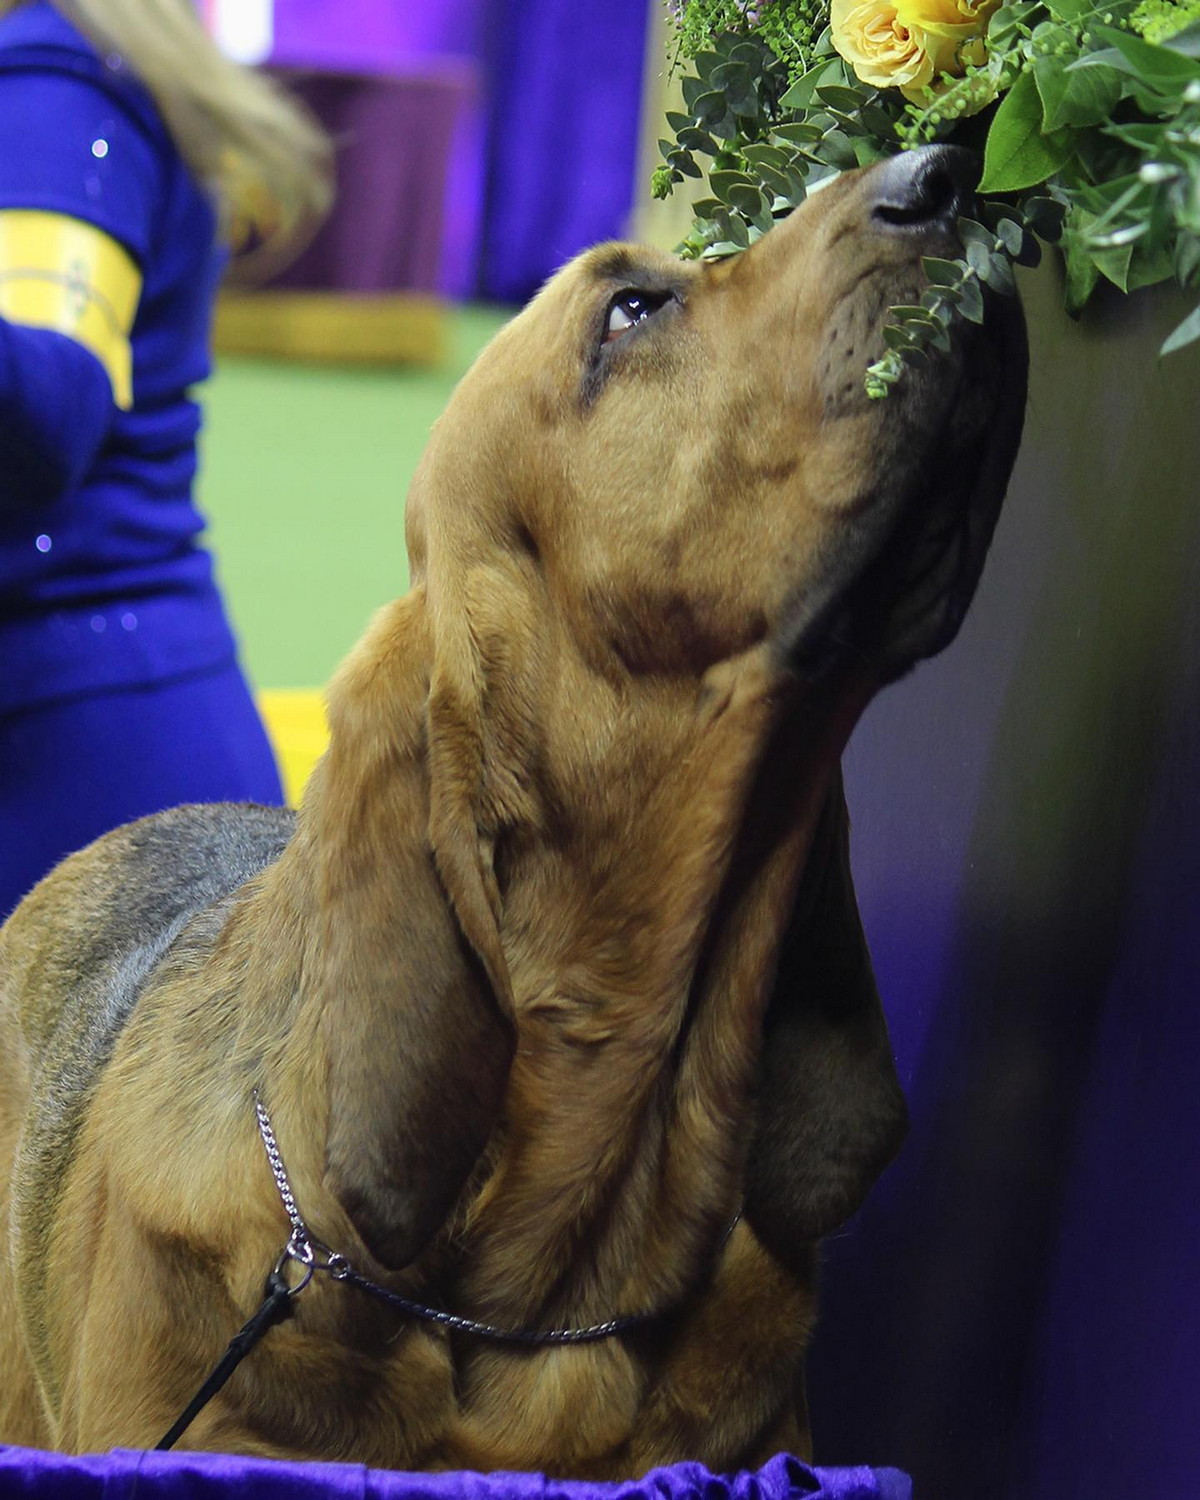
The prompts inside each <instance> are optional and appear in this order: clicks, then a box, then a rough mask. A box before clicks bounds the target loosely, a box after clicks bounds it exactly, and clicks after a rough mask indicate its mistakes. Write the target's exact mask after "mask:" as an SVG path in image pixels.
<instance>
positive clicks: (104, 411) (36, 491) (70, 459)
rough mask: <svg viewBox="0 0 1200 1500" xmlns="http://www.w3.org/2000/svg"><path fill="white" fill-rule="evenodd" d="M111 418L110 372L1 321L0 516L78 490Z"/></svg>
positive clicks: (70, 347) (85, 354)
mask: <svg viewBox="0 0 1200 1500" xmlns="http://www.w3.org/2000/svg"><path fill="white" fill-rule="evenodd" d="M115 412H116V407H115V406H114V405H113V396H112V386H111V385H110V384H109V379H108V372H107V371H106V370H105V368H104V366H103V365H102V364H101V363H100V361H99V360H98V359H97V358H96V356H95V355H94V354H93V353H92V352H91V351H90V350H89V349H85V348H84V347H83V345H82V344H77V343H76V342H75V340H74V339H69V338H68V337H67V336H66V334H64V333H54V332H53V331H51V330H50V329H45V328H21V327H19V326H17V325H16V324H13V323H8V322H6V321H5V320H4V319H3V318H0V512H4V511H13V510H17V509H19V508H21V507H25V506H36V505H47V504H49V503H50V501H52V500H55V499H57V498H58V496H59V495H65V494H68V493H69V492H70V491H71V490H73V489H76V488H78V486H79V485H80V484H81V483H82V481H83V479H84V476H85V475H86V474H87V472H88V469H89V468H90V467H91V465H92V462H93V460H94V459H95V457H96V454H97V453H98V452H99V451H100V447H101V445H102V444H103V442H104V439H105V437H106V436H107V435H108V429H109V427H110V425H111V423H112V419H113V415H114V413H115Z"/></svg>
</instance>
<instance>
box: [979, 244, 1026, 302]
mask: <svg viewBox="0 0 1200 1500" xmlns="http://www.w3.org/2000/svg"><path fill="white" fill-rule="evenodd" d="M979 276H980V280H982V281H986V282H987V284H988V286H990V287H993V288H994V289H995V290H996V291H998V292H1003V293H1004V294H1005V295H1006V296H1011V295H1012V294H1013V293H1014V292H1015V291H1016V289H1017V283H1016V280H1015V279H1014V277H1013V269H1012V265H1011V263H1010V261H1009V259H1008V256H1007V255H1004V254H1001V253H997V254H995V255H990V256H988V262H987V265H986V266H985V267H984V268H983V269H982V270H981V271H980V273H979Z"/></svg>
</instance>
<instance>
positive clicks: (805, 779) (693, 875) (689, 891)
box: [288, 602, 861, 1326]
mask: <svg viewBox="0 0 1200 1500" xmlns="http://www.w3.org/2000/svg"><path fill="white" fill-rule="evenodd" d="M386 628H391V629H392V630H394V631H395V632H397V635H398V637H399V636H400V635H401V634H403V633H404V632H408V634H409V636H411V635H412V633H413V632H418V633H419V631H420V629H421V625H420V623H419V621H418V620H417V618H416V617H415V615H414V614H413V612H412V611H411V610H406V608H405V606H404V605H403V602H402V604H401V605H399V606H396V609H395V610H394V611H393V612H392V616H391V623H390V626H387V625H381V626H378V627H377V631H378V630H379V629H386ZM409 646H410V647H411V641H410V642H409ZM400 660H401V661H403V662H406V663H407V666H406V668H405V670H403V671H396V672H393V673H392V674H391V675H390V677H389V679H388V681H387V682H386V683H383V682H380V681H378V680H373V679H368V678H366V677H365V676H362V675H356V674H355V672H354V671H351V672H350V673H348V674H347V675H346V676H345V677H344V679H343V681H342V683H341V684H340V688H339V690H338V694H337V695H336V696H335V704H334V712H333V714H332V715H331V720H332V726H333V740H332V745H331V749H330V752H329V754H328V756H327V757H326V760H325V762H324V764H323V765H322V767H321V768H320V769H319V771H318V773H317V776H316V779H315V781H314V783H313V784H312V786H311V789H310V792H309V795H308V798H307V800H306V805H305V810H304V813H303V815H302V827H301V833H300V835H299V836H298V838H297V841H296V844H295V846H294V848H293V850H291V851H289V856H288V859H290V860H291V861H292V862H293V863H294V864H296V865H297V866H298V867H300V868H303V869H304V870H305V872H306V873H305V874H304V877H303V878H304V880H305V881H306V882H307V884H308V886H309V890H310V898H311V899H314V900H315V901H316V902H317V904H318V906H319V908H320V917H319V919H318V920H317V921H315V922H314V923H313V928H312V936H313V938H314V939H316V938H317V937H318V935H319V947H320V950H321V951H320V953H319V955H318V953H317V951H316V948H317V946H318V945H317V944H315V943H314V948H313V955H312V958H311V960H310V962H309V964H308V965H307V968H308V970H309V972H310V974H311V975H313V976H314V977H315V976H319V982H318V983H317V985H315V986H314V987H313V993H312V1003H313V1004H315V1005H317V1006H319V1008H320V1012H321V1017H320V1022H319V1024H318V1027H317V1030H318V1031H319V1034H320V1038H321V1045H322V1047H323V1050H324V1055H325V1060H326V1065H327V1069H328V1086H329V1128H328V1156H327V1164H326V1170H327V1181H328V1182H329V1183H330V1184H331V1185H332V1186H333V1188H334V1190H335V1192H336V1193H337V1195H338V1197H339V1198H340V1200H341V1201H342V1204H343V1206H344V1207H345V1209H346V1210H347V1212H348V1213H349V1215H350V1217H351V1219H352V1220H353V1221H354V1223H355V1224H356V1226H357V1227H358V1228H359V1230H360V1232H361V1233H362V1234H363V1237H364V1239H365V1241H366V1243H367V1245H368V1246H369V1247H370V1248H371V1249H372V1250H373V1251H374V1252H375V1253H376V1255H377V1256H378V1257H379V1258H380V1259H382V1260H383V1261H384V1263H385V1264H388V1263H390V1264H397V1263H403V1262H404V1261H405V1260H407V1259H408V1258H410V1256H411V1255H412V1254H414V1253H417V1251H419V1249H420V1245H419V1244H417V1243H416V1242H415V1241H414V1231H413V1229H412V1213H413V1210H412V1206H411V1201H410V1200H411V1196H412V1182H411V1179H412V1178H413V1177H414V1175H415V1176H417V1177H419V1176H420V1174H421V1173H423V1172H427V1173H432V1174H440V1175H441V1176H442V1177H444V1178H445V1179H446V1180H448V1181H450V1180H453V1181H454V1182H455V1183H456V1184H457V1185H459V1186H461V1185H462V1184H464V1183H466V1182H467V1181H468V1179H470V1180H471V1182H472V1187H471V1188H470V1190H469V1192H467V1193H465V1194H460V1195H459V1198H458V1201H457V1202H449V1201H445V1202H444V1201H442V1200H440V1199H438V1198H437V1195H436V1194H435V1195H434V1200H435V1201H434V1205H433V1207H432V1208H426V1209H422V1210H420V1211H418V1212H417V1219H418V1221H419V1223H418V1228H417V1231H416V1240H420V1239H421V1238H422V1236H424V1237H425V1238H429V1239H431V1238H433V1237H434V1235H435V1231H436V1229H437V1228H438V1226H440V1225H444V1224H445V1223H447V1222H448V1221H453V1222H454V1223H455V1235H456V1238H457V1239H458V1240H459V1241H460V1242H461V1243H464V1244H465V1245H466V1246H467V1247H468V1254H467V1257H466V1261H465V1263H464V1271H463V1278H464V1279H463V1282H462V1285H461V1287H460V1292H461V1295H462V1296H463V1298H464V1305H463V1307H462V1309H461V1310H463V1311H467V1310H469V1311H471V1312H472V1313H473V1314H474V1315H477V1316H482V1317H486V1318H489V1319H491V1320H492V1321H498V1322H506V1323H508V1324H510V1325H522V1326H529V1325H539V1324H540V1325H542V1326H546V1325H548V1324H550V1323H555V1322H563V1321H569V1322H579V1321H583V1322H589V1321H593V1320H598V1319H601V1318H605V1317H609V1316H613V1315H616V1314H618V1313H627V1312H634V1311H639V1310H642V1309H644V1308H648V1307H664V1306H666V1305H668V1304H670V1303H672V1302H673V1301H675V1300H677V1299H678V1298H679V1297H680V1296H681V1295H682V1294H683V1293H684V1292H685V1291H686V1289H687V1287H688V1285H689V1284H690V1283H691V1282H692V1281H693V1280H694V1278H695V1277H697V1276H698V1275H699V1274H700V1273H701V1271H702V1268H703V1265H704V1263H705V1260H706V1257H708V1256H709V1255H710V1254H711V1252H712V1249H713V1247H714V1246H715V1244H716V1242H717V1240H718V1239H719V1236H720V1234H721V1231H722V1229H723V1227H724V1226H725V1225H726V1224H727V1223H728V1221H729V1219H730V1217H731V1216H732V1214H733V1213H734V1212H735V1211H736V1209H737V1206H738V1203H739V1200H740V1192H741V1169H742V1163H743V1160H744V1154H745V1150H746V1145H747V1139H748V1130H749V1120H748V1111H749V1107H750V1105H749V1100H750V1094H751V1090H752V1086H753V1081H754V1075H755V1068H756V1065H757V1060H758V1050H759V1043H760V1039H761V1025H762V1016H763V1011H764V1008H765V1005H766V1001H767V998H768V995H769V990H770V985H771V981H772V978H773V974H774V968H775V962H776V958H777V954H778V949H779V945H780V941H781V936H782V934H783V931H784V928H785V926H786V923H787V920H788V916H789V912H790V910H791V905H792V901H793V898H794V894H795V890H796V885H797V881H798V879H799V877H800V873H801V871H802V869H803V865H804V860H805V855H806V852H807V849H808V845H809V842H810V839H811V835H812V831H813V827H814V825H815V822H816V819H817V817H818V816H819V813H820V809H821V806H822V803H823V800H824V797H825V794H826V789H827V786H828V782H829V777H830V775H831V773H832V772H833V770H834V768H835V767H836V764H837V759H838V756H839V755H840V751H841V748H842V744H843V743H844V739H845V736H846V734H847V733H848V731H849V727H850V725H851V723H852V722H853V719H854V717H856V714H857V711H858V709H859V708H860V707H861V703H860V702H858V701H856V698H855V695H854V694H852V693H848V692H847V691H846V690H845V689H842V690H839V691H833V690H831V689H830V688H828V687H826V688H825V689H823V690H822V692H821V693H819V694H813V695H809V696H808V697H806V696H805V695H804V694H803V693H802V692H801V691H799V690H798V688H797V686H796V685H795V684H794V683H792V684H789V683H786V682H785V681H784V680H783V679H782V678H780V677H779V676H778V675H777V674H774V673H772V672H771V670H770V667H769V661H768V657H767V654H766V652H765V650H764V651H761V652H757V653H750V654H749V655H747V656H746V657H744V658H741V659H739V660H737V661H733V662H729V663H724V664H722V665H720V666H718V667H716V668H714V669H712V670H711V671H710V672H709V673H708V674H707V676H706V678H705V680H704V682H703V683H702V684H700V685H697V684H685V683H676V684H659V685H657V686H656V687H655V688H654V689H653V690H649V689H648V691H647V694H646V702H644V703H643V704H641V705H640V706H639V713H640V714H641V715H642V716H643V717H644V716H645V715H646V714H649V715H650V716H651V719H652V720H653V721H655V722H652V723H651V726H650V733H649V734H648V735H646V734H645V726H644V724H643V732H642V737H641V739H640V740H639V743H638V745H637V746H635V747H631V746H630V745H628V744H627V743H625V742H624V741H623V739H622V735H621V732H620V723H621V714H622V707H621V704H620V702H619V701H617V696H616V695H615V693H614V690H613V689H611V688H609V687H606V685H605V684H604V683H603V682H602V681H600V680H593V681H592V682H591V684H590V686H586V685H585V684H584V683H583V682H582V681H581V682H579V683H576V684H574V685H572V687H571V691H572V692H573V693H575V694H577V695H578V694H584V693H591V694H592V700H593V701H591V702H577V705H576V709H577V711H576V714H575V715H574V719H573V722H575V723H576V724H577V725H578V724H585V725H586V724H591V725H595V726H605V725H606V726H608V728H607V732H605V733H597V734H595V736H594V745H593V748H592V750H591V751H589V752H587V753H585V751H584V749H583V748H580V747H584V746H586V745H587V742H588V732H587V730H586V729H585V730H584V731H583V732H581V733H580V735H579V742H578V746H569V745H554V746H550V747H548V758H549V759H550V760H551V761H553V762H554V763H555V764H556V765H557V766H559V767H561V768H562V769H560V770H559V771H558V772H557V774H556V775H554V776H550V775H548V774H547V773H544V772H543V773H542V774H541V777H540V779H538V778H535V784H534V786H533V791H534V793H535V797H534V801H533V802H531V803H530V804H529V805H530V806H531V807H532V808H534V816H533V822H532V823H531V824H529V825H527V826H512V827H509V828H506V829H503V830H500V832H499V836H498V837H495V865H496V878H497V882H498V891H499V900H500V943H501V948H502V951H503V957H504V962H505V965H506V968H507V976H508V985H509V994H510V998H511V1004H512V1007H513V1016H512V1017H511V1018H509V1019H508V1020H506V1019H505V1018H504V1017H503V1016H502V1015H501V1014H500V1011H499V1009H498V1008H497V1005H496V1001H495V998H494V997H493V996H492V995H491V994H488V993H486V991H487V985H486V982H485V979H484V977H483V969H482V966H481V965H480V963H479V961H478V960H477V958H476V956H475V955H474V954H473V953H472V951H471V949H470V946H469V945H468V944H467V943H466V942H464V940H463V935H462V932H461V931H460V928H459V925H458V923H457V922H456V920H455V917H454V906H453V900H452V899H448V893H447V891H446V889H445V888H444V885H443V880H442V877H441V876H440V875H439V872H438V869H437V866H436V862H435V859H434V858H433V856H432V855H431V851H430V846H429V834H428V828H429V810H430V786H429V766H428V756H427V739H426V731H425V726H424V722H423V705H424V703H425V700H426V697H427V693H428V677H427V673H426V670H425V667H424V664H423V660H422V655H421V653H420V652H419V651H418V652H413V651H412V650H411V649H408V650H406V652H405V653H402V654H401V655H400ZM606 696H607V701H603V700H605V699H606ZM568 722H572V721H568ZM589 755H590V759H589ZM601 789H602V794H601ZM493 836H494V835H493ZM489 842H490V839H489ZM314 869H315V871H316V875H315V878H314V876H313V870H314ZM514 1027H515V1039H514V1037H513V1036H512V1032H511V1028H514ZM305 1034H308V1033H307V1032H306V1033H305ZM514 1040H515V1046H514V1045H513V1043H514ZM415 1052H420V1053H422V1054H423V1056H424V1057H425V1058H426V1060H427V1061H430V1060H431V1062H430V1068H428V1069H426V1070H425V1072H424V1073H423V1074H422V1075H421V1077H419V1078H417V1079H416V1080H415V1081H414V1079H413V1075H412V1071H411V1069H410V1068H409V1067H408V1065H407V1062H406V1059H409V1058H411V1057H412V1056H413V1055H414V1053H415ZM510 1057H511V1068H510ZM463 1070H465V1071H466V1074H467V1086H466V1089H465V1092H463V1091H456V1089H455V1088H454V1086H453V1083H452V1082H451V1081H452V1080H454V1079H455V1078H456V1077H458V1076H459V1075H461V1074H462V1072H463ZM439 1090H440V1091H441V1092H442V1094H443V1095H444V1096H445V1097H444V1098H439V1097H438V1094H439ZM414 1095H415V1097H414ZM487 1119H490V1120H491V1124H490V1126H488V1127H487V1128H486V1129H485V1123H486V1120H487ZM481 1132H482V1134H481ZM423 1137H424V1138H425V1139H422V1138H423ZM485 1141H486V1150H485V1153H484V1161H485V1162H486V1164H487V1167H488V1170H487V1172H486V1173H485V1177H484V1180H483V1182H482V1186H481V1187H480V1186H479V1174H478V1172H476V1173H475V1174H474V1176H472V1173H471V1170H470V1168H471V1163H472V1160H473V1159H474V1156H475V1155H476V1154H477V1152H478V1148H479V1147H480V1146H481V1145H483V1144H484V1143H485ZM398 1158H402V1159H403V1163H404V1165H403V1168H402V1170H400V1171H399V1172H397V1169H396V1162H397V1159H398ZM547 1184H554V1191H553V1195H552V1196H551V1195H550V1194H549V1193H548V1192H547ZM389 1217H391V1218H392V1219H394V1221H395V1223H396V1224H399V1225H401V1226H403V1227H402V1228H401V1229H398V1230H393V1227H392V1225H390V1224H389ZM581 1247H586V1253H584V1254H581V1253H580V1250H581Z"/></svg>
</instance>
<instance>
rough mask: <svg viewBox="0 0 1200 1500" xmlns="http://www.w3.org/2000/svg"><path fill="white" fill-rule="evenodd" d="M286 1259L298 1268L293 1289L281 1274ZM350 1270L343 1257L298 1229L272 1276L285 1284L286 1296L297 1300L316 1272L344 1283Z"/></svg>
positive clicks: (349, 1265)
mask: <svg viewBox="0 0 1200 1500" xmlns="http://www.w3.org/2000/svg"><path fill="white" fill-rule="evenodd" d="M289 1260H291V1261H295V1263H296V1264H297V1265H298V1266H300V1267H301V1273H300V1280H299V1281H298V1282H297V1283H296V1285H295V1286H290V1285H288V1283H287V1277H286V1276H284V1274H283V1272H284V1267H285V1266H286V1265H287V1263H288V1261H289ZM353 1269H354V1268H353V1267H352V1266H351V1264H350V1262H349V1261H348V1260H347V1259H346V1257H345V1256H344V1255H340V1254H339V1253H338V1252H337V1251H336V1250H331V1249H330V1248H329V1246H328V1245H326V1244H324V1243H323V1242H322V1241H321V1240H318V1239H314V1238H313V1237H312V1235H310V1234H309V1233H308V1231H307V1230H306V1229H300V1228H297V1229H293V1230H292V1233H291V1235H290V1236H289V1238H288V1242H287V1244H286V1245H285V1246H284V1247H283V1250H282V1251H281V1252H280V1256H279V1259H278V1260H277V1261H276V1262H275V1269H274V1271H272V1273H271V1275H272V1276H273V1277H275V1278H276V1279H278V1280H281V1281H282V1282H283V1283H284V1285H287V1291H288V1296H289V1297H298V1296H299V1295H300V1293H301V1292H302V1291H303V1290H304V1289H305V1287H306V1286H307V1285H308V1284H309V1282H310V1281H311V1280H312V1279H313V1277H314V1275H315V1274H316V1273H317V1272H318V1271H322V1272H324V1273H326V1274H327V1275H329V1276H331V1277H332V1278H333V1280H334V1281H344V1280H345V1278H346V1277H347V1276H349V1275H350V1273H351V1272H352V1270H353Z"/></svg>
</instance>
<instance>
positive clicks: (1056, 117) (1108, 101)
mask: <svg viewBox="0 0 1200 1500" xmlns="http://www.w3.org/2000/svg"><path fill="white" fill-rule="evenodd" d="M1033 78H1034V82H1035V83H1036V84H1037V89H1038V93H1039V95H1040V96H1041V100H1042V130H1043V132H1046V133H1049V134H1052V133H1053V132H1054V131H1056V130H1061V129H1063V127H1064V126H1067V125H1074V126H1076V127H1080V128H1082V127H1086V126H1088V125H1100V124H1102V123H1103V122H1104V121H1105V120H1107V119H1109V117H1110V116H1111V115H1112V112H1113V110H1114V109H1115V108H1116V107H1117V104H1118V103H1119V101H1120V98H1121V75H1120V73H1118V72H1117V70H1116V69H1115V68H1106V67H1092V68H1083V69H1068V68H1066V67H1064V66H1063V62H1062V59H1061V58H1059V57H1037V58H1035V59H1034V63H1033Z"/></svg>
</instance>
